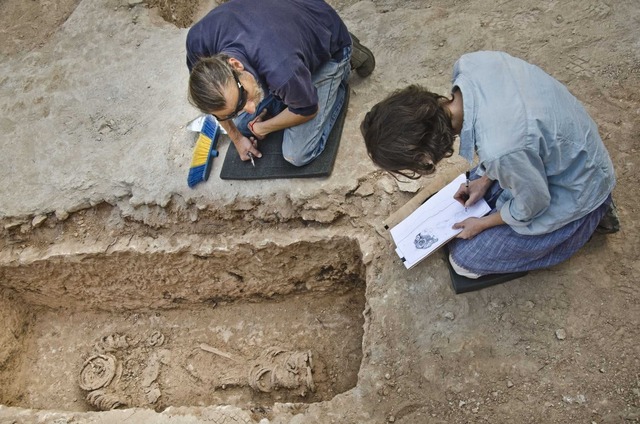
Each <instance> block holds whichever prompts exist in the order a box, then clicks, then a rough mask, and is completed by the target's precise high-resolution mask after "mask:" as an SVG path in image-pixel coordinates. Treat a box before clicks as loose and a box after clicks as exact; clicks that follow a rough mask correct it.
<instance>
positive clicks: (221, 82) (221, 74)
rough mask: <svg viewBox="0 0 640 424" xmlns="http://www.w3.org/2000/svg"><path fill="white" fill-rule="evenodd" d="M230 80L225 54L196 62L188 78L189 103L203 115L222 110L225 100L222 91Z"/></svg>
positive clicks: (229, 67)
mask: <svg viewBox="0 0 640 424" xmlns="http://www.w3.org/2000/svg"><path fill="white" fill-rule="evenodd" d="M231 78H233V71H232V69H231V66H230V65H229V56H227V55H226V54H223V53H221V54H216V55H213V56H211V57H205V58H202V59H200V60H198V62H196V64H195V65H194V66H193V69H192V70H191V75H190V76H189V102H190V103H191V104H192V105H194V106H195V107H197V108H198V109H200V111H202V112H204V113H211V112H212V111H215V110H221V109H224V108H225V107H226V104H227V99H226V98H225V97H224V93H223V91H222V90H223V89H224V87H225V86H226V85H227V83H228V82H229V80H230V79H231Z"/></svg>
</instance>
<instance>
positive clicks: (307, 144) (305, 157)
mask: <svg viewBox="0 0 640 424" xmlns="http://www.w3.org/2000/svg"><path fill="white" fill-rule="evenodd" d="M297 135H298V136H296V134H287V131H286V130H285V135H284V140H283V142H282V156H283V157H284V160H286V161H287V162H289V163H290V164H291V165H293V166H304V165H306V164H308V163H309V162H311V161H313V160H314V159H315V158H317V157H318V155H320V153H322V150H323V149H324V146H322V145H321V144H322V143H321V139H322V137H321V135H320V134H316V135H315V136H314V137H313V138H312V139H311V140H303V139H301V138H300V137H299V134H297Z"/></svg>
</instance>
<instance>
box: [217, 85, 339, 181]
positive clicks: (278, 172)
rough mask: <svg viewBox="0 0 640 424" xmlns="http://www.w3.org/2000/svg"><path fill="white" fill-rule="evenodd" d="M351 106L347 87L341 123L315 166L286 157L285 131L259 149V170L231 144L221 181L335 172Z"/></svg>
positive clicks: (274, 134) (335, 127)
mask: <svg viewBox="0 0 640 424" xmlns="http://www.w3.org/2000/svg"><path fill="white" fill-rule="evenodd" d="M348 106H349V86H347V87H346V95H345V99H344V104H343V105H342V109H341V111H340V115H338V119H337V120H336V123H335V124H334V126H333V129H332V130H331V133H330V134H329V137H328V138H327V143H326V145H325V148H324V150H323V152H322V153H321V154H320V156H318V157H317V158H316V159H314V160H313V161H312V162H311V163H309V164H307V165H304V166H294V165H291V164H290V163H289V162H287V161H286V160H284V158H283V157H282V136H283V133H284V131H277V132H275V133H271V134H269V135H268V136H267V137H266V138H265V139H264V140H261V141H260V142H259V145H258V149H259V150H260V153H262V157H261V158H259V159H258V158H256V159H255V164H256V166H255V167H253V166H252V165H251V161H242V160H240V156H239V155H238V151H237V150H236V148H235V146H234V144H233V143H230V144H229V148H228V149H227V154H226V156H225V158H224V163H223V164H222V170H221V171H220V178H222V179H223V180H258V179H270V178H311V177H326V176H329V175H330V174H331V171H333V165H334V163H335V160H336V155H337V154H338V147H339V146H340V138H341V137H342V128H343V127H344V120H345V117H346V115H347V107H348Z"/></svg>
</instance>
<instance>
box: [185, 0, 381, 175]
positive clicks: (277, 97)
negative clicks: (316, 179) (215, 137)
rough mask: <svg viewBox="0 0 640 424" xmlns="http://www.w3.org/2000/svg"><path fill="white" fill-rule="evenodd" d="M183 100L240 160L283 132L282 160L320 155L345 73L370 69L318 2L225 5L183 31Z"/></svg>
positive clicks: (368, 57) (370, 62)
mask: <svg viewBox="0 0 640 424" xmlns="http://www.w3.org/2000/svg"><path fill="white" fill-rule="evenodd" d="M186 49H187V66H188V68H189V72H190V77H189V100H190V101H191V103H192V104H193V105H194V106H196V107H197V108H198V109H200V110H201V111H202V112H204V113H207V114H211V115H213V116H214V117H216V119H217V120H218V122H220V124H221V126H222V127H223V128H224V129H225V130H226V131H227V133H228V135H229V137H230V138H231V140H232V141H233V143H234V145H235V147H236V150H237V151H238V153H239V155H240V158H241V159H242V160H249V159H251V158H252V157H256V158H259V157H261V156H262V155H261V153H260V151H259V150H258V146H257V141H258V140H261V139H263V138H264V137H266V136H267V135H268V134H270V133H272V132H275V131H279V130H284V135H283V145H282V152H283V156H284V158H285V159H286V160H287V161H288V162H290V163H292V164H293V165H296V166H302V165H305V164H307V163H309V162H311V161H312V160H313V159H315V158H316V157H317V156H318V155H319V154H320V153H322V151H323V149H324V146H325V143H326V140H327V137H328V135H329V133H330V132H331V128H332V127H333V125H334V124H335V122H336V119H337V117H338V114H339V112H340V110H341V108H342V105H343V104H344V100H345V97H346V96H345V95H346V81H347V79H348V77H349V73H350V71H351V69H352V68H353V69H355V70H356V72H357V73H358V74H359V75H360V76H362V77H364V76H367V75H369V74H370V73H371V72H372V71H373V69H374V67H375V59H374V57H373V54H372V53H371V51H370V50H369V49H367V48H366V47H364V46H362V45H361V44H360V43H359V41H358V40H357V38H355V37H353V36H351V34H350V33H349V31H348V30H347V27H346V26H345V24H344V22H343V21H342V19H340V17H339V16H338V14H337V12H336V11H335V10H334V9H333V8H331V6H329V5H328V4H327V3H326V2H325V1H324V0H231V1H228V2H226V3H223V4H221V5H219V6H217V7H216V8H215V9H213V10H212V11H211V12H209V13H208V14H207V15H206V16H205V17H204V18H202V19H201V20H200V21H199V22H197V23H196V24H194V25H193V27H191V28H190V29H189V32H188V34H187V41H186Z"/></svg>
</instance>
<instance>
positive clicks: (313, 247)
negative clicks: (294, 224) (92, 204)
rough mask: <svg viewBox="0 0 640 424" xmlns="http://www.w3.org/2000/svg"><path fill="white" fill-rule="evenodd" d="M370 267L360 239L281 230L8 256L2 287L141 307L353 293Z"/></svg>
mask: <svg viewBox="0 0 640 424" xmlns="http://www.w3.org/2000/svg"><path fill="white" fill-rule="evenodd" d="M364 278H365V269H364V264H363V260H362V253H361V250H360V247H359V244H358V241H357V240H356V239H355V238H348V237H341V236H336V235H328V236H327V237H312V238H311V239H307V240H304V241H297V240H295V241H294V240H293V239H291V238H289V239H286V238H283V237H282V236H281V235H278V234H265V233H260V232H251V233H246V234H244V235H242V236H238V237H234V240H232V241H231V240H223V239H222V238H221V237H210V238H209V237H198V236H185V237H170V238H165V237H156V238H145V237H140V238H138V237H131V238H126V239H124V238H123V239H118V240H116V241H111V242H107V241H94V242H91V243H87V242H85V243H80V244H76V243H73V242H71V243H66V244H59V245H54V246H52V247H50V248H48V249H46V250H44V251H43V250H39V249H37V248H26V249H17V250H14V251H11V252H10V251H8V250H4V251H3V252H1V253H0V285H1V286H2V287H3V288H5V289H9V290H11V292H12V293H15V294H16V295H17V296H19V297H20V298H21V299H22V301H23V302H25V303H28V304H31V305H37V306H46V307H52V308H60V307H65V308H74V309H94V310H108V311H117V310H140V309H147V308H149V309H162V308H173V307H177V306H180V305H184V304H202V303H207V302H208V303H219V302H225V301H234V300H240V299H249V300H250V299H254V298H255V299H258V298H270V297H273V296H279V295H287V294H291V293H296V292H303V291H329V290H330V291H333V292H340V291H341V290H347V289H349V288H351V287H353V285H356V284H362V282H363V281H364Z"/></svg>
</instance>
